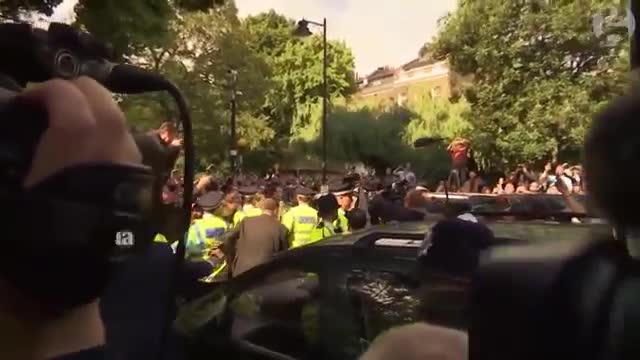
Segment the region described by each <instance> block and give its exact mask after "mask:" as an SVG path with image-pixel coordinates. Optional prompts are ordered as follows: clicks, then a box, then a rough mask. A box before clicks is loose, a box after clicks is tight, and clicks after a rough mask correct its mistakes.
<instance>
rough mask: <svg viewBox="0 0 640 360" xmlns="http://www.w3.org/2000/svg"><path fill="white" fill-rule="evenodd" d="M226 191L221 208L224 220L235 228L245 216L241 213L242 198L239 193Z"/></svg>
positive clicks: (233, 190)
mask: <svg viewBox="0 0 640 360" xmlns="http://www.w3.org/2000/svg"><path fill="white" fill-rule="evenodd" d="M228 189H229V190H227V192H226V195H225V196H224V200H223V203H222V207H223V208H224V213H225V219H226V220H227V221H228V222H229V223H230V224H231V225H232V227H234V228H235V227H236V226H238V224H239V223H240V221H242V219H244V218H245V216H246V214H245V213H244V211H242V196H241V195H240V192H239V191H238V190H236V189H233V188H228Z"/></svg>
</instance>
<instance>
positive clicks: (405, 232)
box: [308, 220, 610, 247]
mask: <svg viewBox="0 0 640 360" xmlns="http://www.w3.org/2000/svg"><path fill="white" fill-rule="evenodd" d="M434 224H435V221H424V222H407V223H392V224H386V225H379V226H373V227H370V228H368V229H366V230H360V231H356V232H354V233H351V234H347V235H343V236H335V237H331V238H327V239H324V240H322V241H319V242H317V243H314V244H311V245H308V246H312V247H331V246H353V245H360V246H366V245H373V244H374V243H375V242H376V241H377V240H380V239H385V238H398V239H403V238H406V239H417V238H424V237H425V236H426V234H427V233H428V232H429V230H430V229H431V227H432V226H433V225H434ZM486 225H487V226H488V227H489V228H490V229H491V231H493V233H494V236H495V237H496V238H508V239H515V240H523V241H531V242H537V241H546V240H561V239H584V238H587V237H590V236H593V235H594V234H605V233H610V227H609V226H608V225H606V224H574V223H559V222H553V221H524V220H522V221H518V220H516V221H491V222H488V223H486ZM372 241H373V243H371V242H372Z"/></svg>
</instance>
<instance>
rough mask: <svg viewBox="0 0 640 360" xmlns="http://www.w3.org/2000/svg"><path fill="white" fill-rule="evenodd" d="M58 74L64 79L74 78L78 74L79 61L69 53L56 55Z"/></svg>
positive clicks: (64, 52)
mask: <svg viewBox="0 0 640 360" xmlns="http://www.w3.org/2000/svg"><path fill="white" fill-rule="evenodd" d="M55 66H56V72H57V73H58V76H60V77H63V78H67V79H70V78H73V77H75V76H76V75H77V73H78V61H77V60H76V58H75V57H74V56H73V55H72V54H71V53H69V52H67V51H61V52H59V53H58V54H57V55H56V62H55Z"/></svg>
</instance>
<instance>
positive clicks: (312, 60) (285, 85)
mask: <svg viewBox="0 0 640 360" xmlns="http://www.w3.org/2000/svg"><path fill="white" fill-rule="evenodd" d="M294 25H295V22H294V21H293V20H291V19H287V18H286V17H284V16H282V15H279V14H277V13H275V12H274V11H271V12H267V13H263V14H259V15H256V16H250V17H247V18H246V19H245V20H244V21H243V26H244V27H245V28H246V29H247V32H248V34H249V36H250V44H251V47H252V48H253V49H254V50H255V51H256V52H257V53H259V54H261V56H262V57H263V58H264V59H265V62H267V63H268V64H269V65H270V67H271V71H272V74H271V76H272V79H273V81H274V86H273V88H272V89H271V90H270V91H269V92H268V93H267V95H266V100H265V104H264V111H265V113H266V115H268V116H269V118H270V119H271V123H272V124H273V127H274V129H275V130H276V131H277V132H278V134H279V135H280V136H284V137H289V136H290V135H293V134H295V133H296V132H299V131H300V128H304V127H306V126H310V127H312V128H313V127H314V126H316V125H313V124H310V121H311V118H312V116H311V115H312V113H311V111H312V109H314V108H315V107H317V104H319V102H320V98H321V97H322V94H323V88H322V84H323V82H322V80H323V79H322V67H323V62H322V51H323V47H322V38H321V36H319V35H314V36H311V37H310V38H307V39H298V38H294V37H293V29H294ZM328 58H329V62H328V71H327V73H328V84H329V91H330V94H331V96H332V97H341V96H348V95H350V94H352V93H353V92H354V91H355V85H354V81H355V76H354V74H355V71H354V57H353V54H352V52H351V50H350V49H349V48H348V47H347V46H346V44H344V43H343V42H337V41H329V44H328ZM314 104H315V105H314ZM314 106H315V107H314ZM318 119H319V118H318V117H317V116H316V117H315V118H314V121H316V122H317V120H318Z"/></svg>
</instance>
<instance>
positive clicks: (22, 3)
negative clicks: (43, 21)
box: [0, 0, 62, 20]
mask: <svg viewBox="0 0 640 360" xmlns="http://www.w3.org/2000/svg"><path fill="white" fill-rule="evenodd" d="M61 2H62V0H3V1H0V19H12V20H14V19H18V18H19V17H20V15H25V14H27V13H36V14H42V15H46V16H51V14H53V10H54V9H55V7H56V6H58V5H60V3H61Z"/></svg>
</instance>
